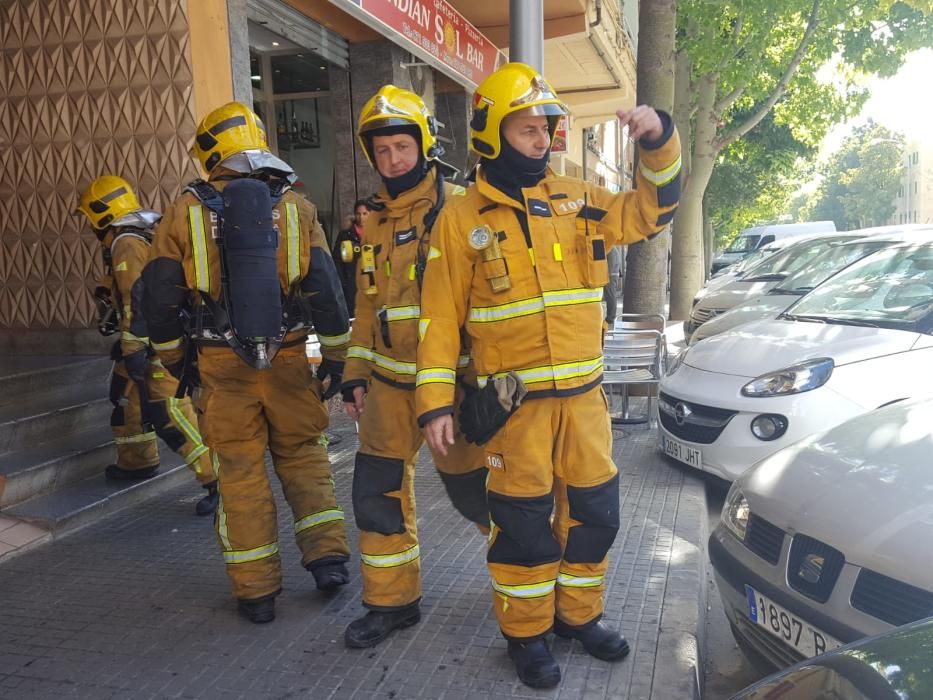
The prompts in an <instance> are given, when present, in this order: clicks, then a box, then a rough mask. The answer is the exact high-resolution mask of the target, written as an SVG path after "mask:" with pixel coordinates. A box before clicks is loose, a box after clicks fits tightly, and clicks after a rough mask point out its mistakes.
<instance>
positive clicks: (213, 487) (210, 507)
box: [194, 480, 220, 515]
mask: <svg viewBox="0 0 933 700" xmlns="http://www.w3.org/2000/svg"><path fill="white" fill-rule="evenodd" d="M204 488H205V489H207V495H206V496H205V497H204V498H202V499H201V500H200V501H198V503H197V505H196V506H195V507H194V512H195V513H197V514H198V515H213V514H214V513H215V512H216V511H217V503H218V502H219V501H220V493H219V492H218V491H217V481H216V480H214V481H212V482H211V483H209V484H204Z"/></svg>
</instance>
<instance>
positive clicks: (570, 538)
mask: <svg viewBox="0 0 933 700" xmlns="http://www.w3.org/2000/svg"><path fill="white" fill-rule="evenodd" d="M567 501H568V503H569V504H570V517H571V518H573V519H574V520H576V521H578V522H579V523H580V524H579V525H574V526H573V527H571V528H570V533H569V534H568V535H567V547H566V549H565V550H564V560H565V561H568V562H570V563H572V564H596V563H598V562H601V561H602V560H603V558H604V557H605V556H606V554H607V553H608V552H609V548H610V547H611V546H612V543H613V541H615V538H616V533H617V532H618V531H619V475H618V474H616V475H615V476H614V477H612V478H611V479H610V480H609V481H607V482H605V483H603V484H600V485H599V486H588V487H586V488H581V487H577V486H568V487H567Z"/></svg>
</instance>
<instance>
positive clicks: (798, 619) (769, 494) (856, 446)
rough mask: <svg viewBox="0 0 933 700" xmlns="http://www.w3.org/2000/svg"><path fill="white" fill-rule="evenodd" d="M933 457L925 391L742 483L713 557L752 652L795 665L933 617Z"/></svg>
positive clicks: (781, 456) (782, 457) (805, 445)
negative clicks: (823, 653) (921, 395)
mask: <svg viewBox="0 0 933 700" xmlns="http://www.w3.org/2000/svg"><path fill="white" fill-rule="evenodd" d="M931 454H933V400H931V399H929V398H924V399H918V400H911V401H904V402H900V403H896V404H894V405H891V406H887V407H885V408H882V409H878V410H876V411H871V412H869V413H865V414H863V415H861V416H858V417H856V418H853V419H852V420H849V421H847V422H845V423H843V424H842V425H839V426H836V427H835V428H833V429H832V430H830V431H828V432H826V433H822V434H819V435H815V436H811V437H810V438H808V439H806V440H804V441H802V442H799V443H797V444H796V445H793V446H792V447H789V448H787V449H784V450H781V451H780V452H778V453H777V454H775V455H772V456H771V457H769V458H768V459H766V460H765V461H763V462H761V463H759V464H758V465H756V466H755V468H754V469H751V470H749V471H748V472H746V473H745V474H744V475H743V476H742V477H740V478H739V479H737V480H736V482H735V483H734V484H733V485H732V489H731V490H730V491H729V495H728V496H727V497H726V503H725V506H724V507H723V512H722V519H721V521H720V524H719V526H718V527H717V528H716V529H715V531H714V532H713V534H712V536H711V537H710V540H709V555H710V560H711V561H712V563H713V568H714V569H715V571H716V580H717V582H718V587H719V592H720V595H721V596H722V600H723V607H724V609H725V612H726V616H727V617H728V618H729V622H730V623H731V626H732V630H733V634H734V635H735V637H736V640H737V641H738V642H739V645H740V646H741V647H742V648H743V650H745V651H746V653H748V654H749V655H750V656H751V657H752V658H753V659H755V656H756V655H757V656H758V657H764V659H765V660H766V661H768V662H769V663H770V664H771V665H773V666H779V667H781V666H789V665H791V664H793V663H796V662H797V661H799V660H801V659H802V658H805V657H808V656H814V655H816V654H818V653H821V652H824V651H829V650H831V649H833V648H835V647H836V646H838V645H840V644H846V643H849V642H852V641H854V640H856V639H860V638H861V637H864V636H867V635H871V634H877V633H880V632H884V631H887V630H889V629H891V628H892V627H895V626H898V625H902V624H906V623H908V622H912V621H914V620H920V619H923V618H925V617H929V616H930V615H933V566H931V565H930V562H931V561H933V469H931V468H930V466H931V462H930V456H931ZM756 660H757V659H756ZM820 697H823V696H820ZM834 697H835V696H834ZM846 697H848V695H846ZM859 697H861V696H859ZM872 697H876V696H872ZM877 697H887V695H879V696H877ZM892 697H894V696H893V695H892ZM911 697H913V696H911ZM918 697H919V696H918ZM923 697H928V696H923Z"/></svg>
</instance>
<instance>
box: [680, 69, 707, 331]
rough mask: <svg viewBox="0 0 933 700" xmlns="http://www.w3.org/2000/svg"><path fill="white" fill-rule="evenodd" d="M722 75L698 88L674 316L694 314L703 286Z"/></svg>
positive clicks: (683, 200) (682, 205) (682, 204)
mask: <svg viewBox="0 0 933 700" xmlns="http://www.w3.org/2000/svg"><path fill="white" fill-rule="evenodd" d="M718 83H719V76H718V75H716V74H712V75H705V76H703V77H702V78H701V79H700V81H699V83H698V85H697V88H698V90H699V97H698V100H697V115H696V126H695V134H694V140H693V141H694V146H693V158H692V159H691V170H690V177H689V178H687V182H686V186H685V187H684V191H683V195H682V196H681V198H680V207H679V209H678V210H677V215H676V216H675V217H674V232H673V236H672V239H673V240H672V246H671V319H673V320H682V319H685V318H687V316H689V315H690V309H691V308H692V306H693V297H694V296H695V295H696V293H697V292H698V291H699V289H700V287H702V286H703V282H704V281H705V280H704V278H705V275H704V272H703V264H704V263H703V258H704V254H703V247H704V246H703V196H704V194H705V193H706V186H707V185H708V184H709V179H710V177H711V176H712V174H713V167H714V166H715V165H716V154H717V152H718V151H717V149H716V146H715V139H716V127H717V122H718V120H717V118H716V114H715V113H714V111H713V104H714V103H715V101H716V87H717V85H718Z"/></svg>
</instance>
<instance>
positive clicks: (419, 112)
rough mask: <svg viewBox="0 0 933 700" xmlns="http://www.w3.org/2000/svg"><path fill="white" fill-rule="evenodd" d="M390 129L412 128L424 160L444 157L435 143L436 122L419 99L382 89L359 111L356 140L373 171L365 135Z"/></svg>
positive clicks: (402, 91) (401, 91)
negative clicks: (415, 128) (415, 132)
mask: <svg viewBox="0 0 933 700" xmlns="http://www.w3.org/2000/svg"><path fill="white" fill-rule="evenodd" d="M391 126H415V127H417V129H418V133H419V134H420V135H421V151H422V153H423V154H424V157H425V160H434V159H436V158H438V157H440V156H441V155H443V153H444V149H443V148H442V147H441V145H440V144H439V143H438V142H437V122H436V121H435V119H434V117H433V116H432V115H431V113H430V112H429V111H428V108H427V106H426V105H425V104H424V100H422V99H421V98H420V97H418V95H416V94H415V93H413V92H412V91H411V90H405V89H404V88H400V87H395V86H394V85H383V86H382V87H381V88H379V92H377V93H376V94H375V95H373V96H372V97H370V98H369V100H368V101H367V102H366V104H365V105H363V109H362V110H361V111H360V118H359V121H358V123H357V127H356V137H357V139H358V140H359V142H360V148H362V149H363V153H365V154H366V158H367V159H368V160H369V164H370V165H371V166H373V167H374V168H375V167H376V163H375V160H374V159H373V154H372V153H370V143H369V139H368V138H367V134H369V133H370V132H372V131H375V130H377V129H383V128H385V127H391Z"/></svg>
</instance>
